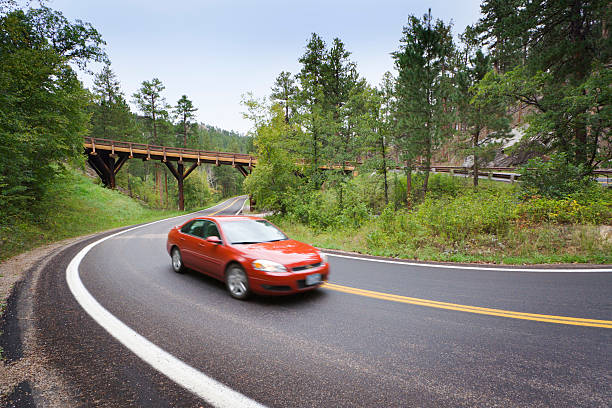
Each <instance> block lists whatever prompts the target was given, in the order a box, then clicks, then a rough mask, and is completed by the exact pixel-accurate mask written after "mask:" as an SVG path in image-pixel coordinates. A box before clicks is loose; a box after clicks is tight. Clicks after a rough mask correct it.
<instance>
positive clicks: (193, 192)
mask: <svg viewBox="0 0 612 408" xmlns="http://www.w3.org/2000/svg"><path fill="white" fill-rule="evenodd" d="M183 192H184V194H185V208H186V209H193V210H196V209H201V208H206V206H207V205H209V204H211V203H212V201H213V195H212V192H211V191H210V187H209V186H208V180H207V177H206V172H205V171H198V170H196V171H194V172H193V173H192V174H191V175H190V176H189V177H188V178H187V179H186V180H185V185H184V187H183Z"/></svg>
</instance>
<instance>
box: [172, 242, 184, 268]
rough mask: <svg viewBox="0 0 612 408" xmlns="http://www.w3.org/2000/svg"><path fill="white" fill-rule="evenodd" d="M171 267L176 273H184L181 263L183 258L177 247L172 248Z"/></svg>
mask: <svg viewBox="0 0 612 408" xmlns="http://www.w3.org/2000/svg"><path fill="white" fill-rule="evenodd" d="M172 269H174V272H176V273H185V266H184V265H183V258H182V257H181V251H179V249H178V248H173V249H172Z"/></svg>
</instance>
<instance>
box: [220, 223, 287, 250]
mask: <svg viewBox="0 0 612 408" xmlns="http://www.w3.org/2000/svg"><path fill="white" fill-rule="evenodd" d="M221 228H222V229H223V232H224V233H225V237H226V238H227V239H228V241H229V242H230V244H257V243H259V242H272V241H284V240H286V239H288V238H287V236H286V235H285V234H283V233H282V232H281V231H279V229H278V228H276V227H275V226H274V225H272V224H270V223H269V222H268V221H266V220H248V219H244V220H235V221H221Z"/></svg>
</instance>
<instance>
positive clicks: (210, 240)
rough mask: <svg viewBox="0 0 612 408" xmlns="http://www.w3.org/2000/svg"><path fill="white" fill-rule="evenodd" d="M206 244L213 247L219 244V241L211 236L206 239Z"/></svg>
mask: <svg viewBox="0 0 612 408" xmlns="http://www.w3.org/2000/svg"><path fill="white" fill-rule="evenodd" d="M206 242H210V243H211V244H215V245H219V244H221V240H220V239H219V237H216V236H214V235H211V236H210V237H208V238H206Z"/></svg>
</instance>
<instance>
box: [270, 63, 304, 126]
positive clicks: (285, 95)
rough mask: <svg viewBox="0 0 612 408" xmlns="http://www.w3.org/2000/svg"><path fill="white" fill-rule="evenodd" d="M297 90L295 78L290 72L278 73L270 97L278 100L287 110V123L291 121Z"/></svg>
mask: <svg viewBox="0 0 612 408" xmlns="http://www.w3.org/2000/svg"><path fill="white" fill-rule="evenodd" d="M297 90H298V88H297V86H296V85H295V79H294V78H292V77H291V73H290V72H285V71H282V72H281V73H280V74H279V75H278V77H277V78H276V81H275V82H274V86H272V94H271V95H270V97H271V99H272V100H273V101H275V102H278V103H279V104H280V105H281V106H282V107H283V109H284V110H285V122H286V123H289V120H290V119H291V116H292V111H291V110H292V107H291V105H292V104H293V103H294V99H295V97H296V92H297Z"/></svg>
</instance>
